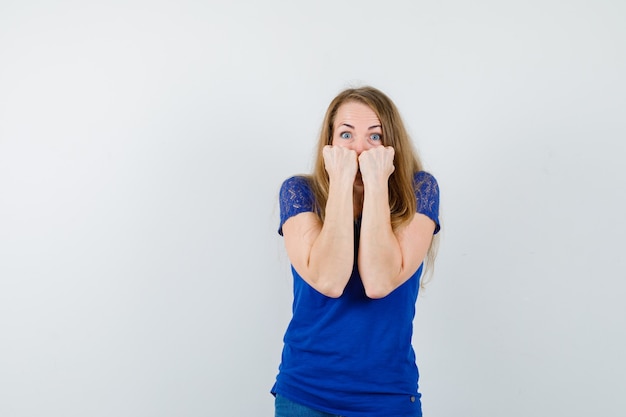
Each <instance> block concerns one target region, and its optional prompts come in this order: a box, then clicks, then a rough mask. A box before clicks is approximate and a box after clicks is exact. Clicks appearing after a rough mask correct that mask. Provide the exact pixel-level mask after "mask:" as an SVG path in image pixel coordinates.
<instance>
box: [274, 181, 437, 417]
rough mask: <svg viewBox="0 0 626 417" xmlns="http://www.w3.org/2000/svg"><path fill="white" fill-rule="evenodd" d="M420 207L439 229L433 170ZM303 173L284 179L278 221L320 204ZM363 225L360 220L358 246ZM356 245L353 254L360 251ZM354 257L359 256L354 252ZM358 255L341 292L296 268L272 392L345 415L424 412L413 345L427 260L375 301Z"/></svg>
mask: <svg viewBox="0 0 626 417" xmlns="http://www.w3.org/2000/svg"><path fill="white" fill-rule="evenodd" d="M415 183H416V184H417V186H416V192H415V196H416V199H417V212H418V213H422V214H425V215H427V216H428V217H430V218H431V219H433V221H434V222H435V224H436V228H435V233H437V232H438V231H439V187H438V185H437V181H436V180H435V178H434V177H433V176H432V175H430V174H429V173H427V172H424V171H421V172H418V173H416V174H415ZM313 198H314V197H313V193H312V192H311V189H310V186H309V183H308V181H307V179H306V178H305V177H302V176H294V177H291V178H289V179H287V180H285V181H284V182H283V184H282V187H281V190H280V226H279V229H278V232H279V233H280V234H281V235H282V225H283V224H284V222H285V221H286V220H287V219H288V218H290V217H292V216H294V215H296V214H298V213H302V212H306V211H313V210H314V200H313ZM359 231H360V224H359V221H356V222H355V246H357V245H358V240H359V239H358V238H359ZM356 249H357V248H355V254H356V253H358V251H356ZM355 258H356V257H355ZM356 265H357V263H356V259H355V266H354V268H353V271H352V276H351V277H350V280H349V281H348V284H347V285H346V288H345V290H344V292H343V294H342V295H341V297H339V298H330V297H326V296H325V295H323V294H321V293H319V292H318V291H316V290H315V289H313V287H311V286H310V285H309V284H307V283H306V282H305V281H304V280H303V279H302V277H301V276H300V275H299V274H298V272H297V271H296V270H295V269H294V268H293V266H292V268H291V271H292V274H293V279H294V285H293V292H294V300H293V307H292V310H293V316H292V319H291V321H290V323H289V326H288V327H287V331H286V332H285V337H284V347H283V352H282V359H281V364H280V367H279V372H278V376H277V377H276V383H275V384H274V386H273V387H272V390H271V392H272V393H273V394H279V395H282V396H284V397H286V398H288V399H290V400H292V401H295V402H297V403H299V404H302V405H305V406H307V407H310V408H313V409H316V410H320V411H324V412H327V413H332V414H338V415H342V416H346V417H376V416H380V417H383V416H384V417H404V416H407V417H408V416H411V417H417V416H421V402H420V394H419V392H418V383H417V382H418V377H419V374H418V370H417V365H416V363H415V353H414V351H413V346H412V345H411V338H412V333H413V319H414V317H415V302H416V300H417V293H418V290H419V280H420V276H421V273H422V267H423V265H420V267H419V268H418V270H417V271H415V273H414V274H413V276H412V277H411V278H409V279H408V280H407V281H406V282H405V283H404V284H402V285H401V286H400V287H398V288H396V289H395V290H394V291H393V292H392V293H391V294H389V295H388V296H386V297H384V298H381V299H371V298H368V297H367V296H366V295H365V289H364V288H363V284H362V282H361V278H360V276H359V271H358V268H357V266H356Z"/></svg>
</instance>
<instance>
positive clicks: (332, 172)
mask: <svg viewBox="0 0 626 417" xmlns="http://www.w3.org/2000/svg"><path fill="white" fill-rule="evenodd" d="M322 155H323V156H324V165H325V168H326V172H328V177H329V178H330V180H337V181H347V182H350V183H352V182H354V178H355V177H356V173H357V169H358V168H359V164H358V160H357V154H356V152H355V151H353V150H351V149H348V148H345V147H342V146H331V145H326V146H325V147H324V149H323V151H322Z"/></svg>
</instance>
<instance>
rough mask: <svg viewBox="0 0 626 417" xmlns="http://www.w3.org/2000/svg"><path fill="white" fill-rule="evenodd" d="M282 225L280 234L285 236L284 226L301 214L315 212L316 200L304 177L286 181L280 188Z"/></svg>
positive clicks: (279, 227) (291, 178)
mask: <svg viewBox="0 0 626 417" xmlns="http://www.w3.org/2000/svg"><path fill="white" fill-rule="evenodd" d="M279 199H280V201H279V205H280V225H279V226H278V234H280V235H281V236H282V235H283V224H284V223H285V222H286V221H287V219H288V218H290V217H293V216H295V215H296V214H299V213H304V212H307V211H314V207H315V198H314V197H313V192H312V190H311V186H310V185H309V182H308V180H307V179H306V178H305V177H303V176H293V177H290V178H288V179H286V180H285V181H284V182H283V184H282V185H281V187H280V196H279Z"/></svg>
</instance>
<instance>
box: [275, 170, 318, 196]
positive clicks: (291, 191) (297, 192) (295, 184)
mask: <svg viewBox="0 0 626 417" xmlns="http://www.w3.org/2000/svg"><path fill="white" fill-rule="evenodd" d="M280 195H281V199H284V198H290V199H293V198H295V197H296V196H299V198H303V197H306V198H311V196H312V190H311V183H310V180H309V178H308V177H306V176H304V175H293V176H291V177H289V178H287V179H286V180H284V181H283V183H282V184H281V186H280Z"/></svg>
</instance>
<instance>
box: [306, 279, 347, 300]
mask: <svg viewBox="0 0 626 417" xmlns="http://www.w3.org/2000/svg"><path fill="white" fill-rule="evenodd" d="M347 281H348V280H345V282H343V281H340V282H337V281H330V280H329V281H325V280H318V281H317V283H316V285H314V286H313V288H315V289H316V290H317V291H318V292H319V293H320V294H322V295H324V296H326V297H329V298H339V297H341V296H342V295H343V291H344V290H345V286H346V284H347Z"/></svg>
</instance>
